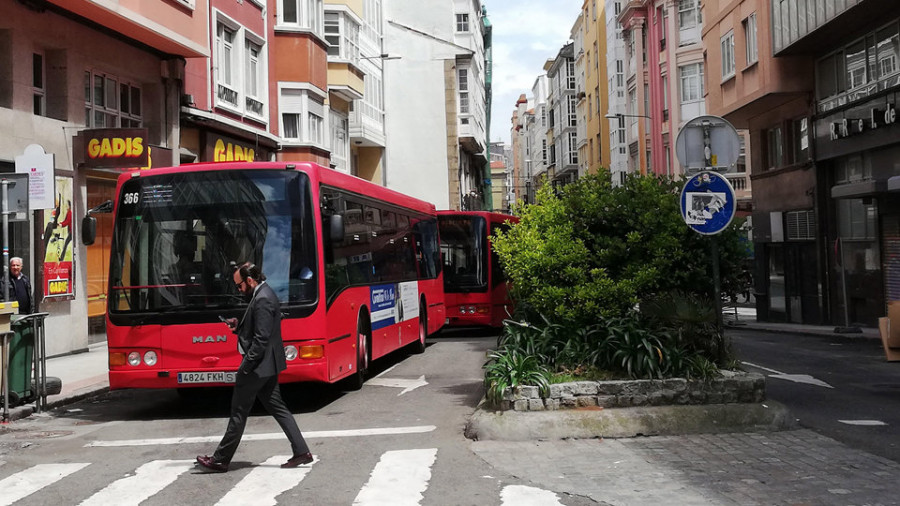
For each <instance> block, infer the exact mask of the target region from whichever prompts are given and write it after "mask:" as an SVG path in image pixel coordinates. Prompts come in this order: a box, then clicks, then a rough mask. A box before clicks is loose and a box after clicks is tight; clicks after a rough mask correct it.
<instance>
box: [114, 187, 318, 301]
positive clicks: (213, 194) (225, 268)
mask: <svg viewBox="0 0 900 506" xmlns="http://www.w3.org/2000/svg"><path fill="white" fill-rule="evenodd" d="M118 199H119V202H118V211H117V214H116V220H115V230H114V232H113V244H112V252H113V253H112V258H111V265H110V291H109V301H108V307H109V314H110V317H111V318H112V317H114V316H116V315H128V314H137V313H141V314H147V313H161V312H175V313H179V314H183V313H184V311H188V312H190V311H191V310H197V311H204V310H209V309H215V308H225V309H227V308H238V307H241V306H244V305H245V304H246V301H244V300H243V298H242V297H241V296H240V294H239V292H238V291H237V289H236V287H235V283H234V281H233V279H232V276H233V273H234V266H235V265H236V264H237V263H240V262H244V261H248V262H253V263H255V264H256V265H258V266H260V268H261V269H262V271H263V272H264V273H265V274H266V276H267V280H266V282H267V283H268V284H269V285H270V286H271V287H272V288H273V289H274V291H275V293H276V294H278V297H279V299H280V300H281V303H282V307H285V308H286V309H287V310H290V309H291V308H292V307H293V308H297V307H302V306H307V307H310V306H312V305H314V304H315V302H316V301H317V299H318V294H317V286H318V280H317V275H316V273H317V272H318V270H317V266H316V249H317V246H316V234H315V229H314V223H315V222H314V219H313V218H314V217H313V207H312V197H311V192H310V182H309V178H308V176H307V175H306V174H304V173H302V172H298V171H284V170H278V171H276V170H247V171H244V170H212V171H197V172H183V173H173V174H164V175H151V176H144V177H140V178H133V179H129V180H128V181H126V182H125V183H123V185H122V189H121V192H120V193H119V195H118Z"/></svg>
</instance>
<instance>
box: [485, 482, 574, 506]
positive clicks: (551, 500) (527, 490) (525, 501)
mask: <svg viewBox="0 0 900 506" xmlns="http://www.w3.org/2000/svg"><path fill="white" fill-rule="evenodd" d="M500 505H501V506H563V503H561V502H559V496H557V495H556V494H554V493H553V492H550V491H548V490H543V489H540V488H535V487H528V486H525V485H509V486H507V487H503V491H502V492H500Z"/></svg>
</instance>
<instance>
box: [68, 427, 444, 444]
mask: <svg viewBox="0 0 900 506" xmlns="http://www.w3.org/2000/svg"><path fill="white" fill-rule="evenodd" d="M436 428H437V427H435V426H434V425H418V426H412V427H383V428H382V427H376V428H371V429H351V430H319V431H303V437H304V438H305V439H316V438H328V437H359V436H387V435H394V434H422V433H425V432H432V431H434V430H435V429H436ZM221 439H222V436H194V437H170V438H157V439H123V440H118V441H91V442H90V443H88V444H86V445H84V446H85V448H89V447H95V448H96V447H115V446H157V445H181V444H190V443H218V442H219V441H220V440H221ZM278 439H284V433H283V432H271V433H267V434H244V437H243V438H241V440H242V441H272V440H278Z"/></svg>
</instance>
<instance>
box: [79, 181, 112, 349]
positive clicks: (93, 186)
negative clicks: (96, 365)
mask: <svg viewBox="0 0 900 506" xmlns="http://www.w3.org/2000/svg"><path fill="white" fill-rule="evenodd" d="M115 194H116V181H115V180H111V179H94V178H89V179H88V183H87V208H88V209H91V208H93V207H96V206H98V205H100V204H102V203H103V202H106V201H107V200H115ZM94 217H95V218H96V219H97V239H96V240H95V241H94V244H92V245H90V246H88V247H87V262H86V264H85V268H86V273H87V287H86V290H87V301H88V343H90V344H93V343H98V342H103V341H105V340H106V318H105V314H106V295H107V294H106V292H107V287H108V285H109V283H108V272H109V249H110V245H111V243H112V226H113V215H112V213H102V214H95V215H94Z"/></svg>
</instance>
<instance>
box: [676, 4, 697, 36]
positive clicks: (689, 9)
mask: <svg viewBox="0 0 900 506" xmlns="http://www.w3.org/2000/svg"><path fill="white" fill-rule="evenodd" d="M697 7H698V6H697V0H678V27H679V28H682V29H684V28H694V27H695V26H697V24H698V23H699V17H700V11H699V9H698V8H697Z"/></svg>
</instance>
